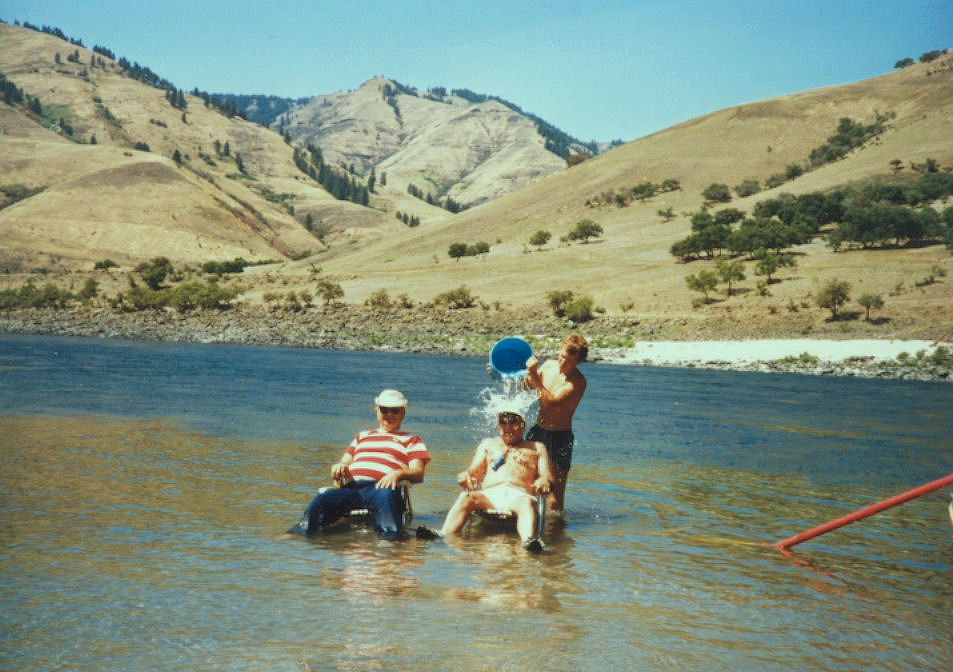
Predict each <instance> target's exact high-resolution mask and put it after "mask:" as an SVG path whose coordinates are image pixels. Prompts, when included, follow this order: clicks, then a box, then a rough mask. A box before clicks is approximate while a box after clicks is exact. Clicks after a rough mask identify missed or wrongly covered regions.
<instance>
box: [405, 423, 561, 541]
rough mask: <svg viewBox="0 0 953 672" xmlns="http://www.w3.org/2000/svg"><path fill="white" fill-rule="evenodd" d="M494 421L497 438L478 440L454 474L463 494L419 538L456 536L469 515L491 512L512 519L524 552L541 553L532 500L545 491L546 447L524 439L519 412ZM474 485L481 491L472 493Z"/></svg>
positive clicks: (547, 471)
mask: <svg viewBox="0 0 953 672" xmlns="http://www.w3.org/2000/svg"><path fill="white" fill-rule="evenodd" d="M497 421H498V423H499V425H498V426H499V432H500V435H499V437H492V438H487V439H483V441H481V442H480V445H479V446H477V449H476V453H475V454H474V456H473V461H472V462H470V466H469V467H467V469H466V470H464V471H461V472H460V473H459V474H457V483H459V484H460V486H461V487H463V488H466V490H465V491H464V492H462V493H460V496H459V497H457V501H456V502H454V503H453V506H452V507H451V508H450V511H448V512H447V518H446V520H444V522H443V527H441V528H440V530H439V531H437V532H436V533H434V532H433V531H432V530H429V529H428V528H418V530H417V536H418V537H419V538H432V537H434V536H446V535H449V534H458V533H459V532H460V530H462V529H463V526H464V525H465V524H466V522H467V518H468V517H469V516H470V514H471V513H472V512H473V511H479V510H483V509H496V510H497V511H509V512H512V513H514V514H516V531H517V532H518V533H519V535H520V539H521V540H522V541H523V546H524V547H525V548H526V549H527V550H529V551H531V552H534V553H539V552H540V551H542V550H543V545H542V542H541V541H540V540H539V539H537V538H536V537H534V536H533V535H534V534H535V530H536V523H537V520H536V517H537V515H538V514H537V511H536V501H535V499H534V495H537V494H546V493H547V492H549V486H550V479H551V473H550V467H549V456H548V454H547V453H546V446H545V445H544V444H542V443H540V442H538V441H527V440H525V439H524V438H523V432H524V431H525V429H526V421H525V420H523V417H522V416H521V415H520V414H519V413H518V412H516V411H513V410H510V411H503V412H502V413H500V414H499V415H498V416H497ZM481 482H482V483H481ZM477 486H479V487H480V489H479V490H474V489H473V488H476V487H477Z"/></svg>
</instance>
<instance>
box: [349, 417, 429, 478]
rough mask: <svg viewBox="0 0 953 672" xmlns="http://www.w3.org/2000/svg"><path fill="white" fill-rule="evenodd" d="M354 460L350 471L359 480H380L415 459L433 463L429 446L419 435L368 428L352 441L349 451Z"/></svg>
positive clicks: (350, 465)
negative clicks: (428, 449)
mask: <svg viewBox="0 0 953 672" xmlns="http://www.w3.org/2000/svg"><path fill="white" fill-rule="evenodd" d="M346 452H347V453H348V454H349V455H350V456H351V457H353V458H354V461H353V462H351V464H349V465H348V470H349V471H350V472H351V476H353V477H354V478H355V479H356V480H359V481H361V480H372V481H379V480H381V479H382V478H383V477H384V476H386V475H387V474H389V473H390V472H392V471H394V470H395V469H403V468H404V467H406V466H409V465H410V461H411V460H423V462H424V464H426V463H427V462H429V461H430V453H429V452H428V451H427V446H426V445H425V444H424V442H423V439H421V438H420V437H419V436H417V435H416V434H408V433H407V432H385V431H383V430H381V429H368V430H366V431H363V432H361V433H359V434H358V435H357V436H355V437H354V440H353V441H351V445H349V446H348V447H347V451H346Z"/></svg>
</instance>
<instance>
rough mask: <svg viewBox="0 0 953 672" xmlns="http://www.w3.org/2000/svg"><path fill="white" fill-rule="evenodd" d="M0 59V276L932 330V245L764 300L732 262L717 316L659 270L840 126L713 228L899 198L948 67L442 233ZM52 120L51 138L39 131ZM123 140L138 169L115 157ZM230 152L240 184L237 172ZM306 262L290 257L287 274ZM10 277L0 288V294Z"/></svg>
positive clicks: (278, 159)
mask: <svg viewBox="0 0 953 672" xmlns="http://www.w3.org/2000/svg"><path fill="white" fill-rule="evenodd" d="M0 42H2V43H3V45H4V49H3V50H0V72H2V73H3V74H4V75H6V76H7V77H8V78H9V79H10V80H11V81H13V82H15V84H16V85H17V86H18V87H19V88H20V89H22V90H23V91H25V92H27V93H28V94H30V95H31V96H37V97H38V98H39V99H40V100H41V102H42V103H43V108H44V111H45V112H44V115H45V117H44V119H43V120H42V123H38V120H37V119H35V118H31V115H30V114H29V113H27V112H24V109H23V107H22V106H20V107H10V106H6V105H0V133H2V135H0V149H2V151H0V186H10V185H18V186H19V187H22V189H23V190H26V191H25V193H26V194H27V197H25V198H22V200H19V201H17V202H15V203H12V204H9V203H10V201H11V200H12V197H9V196H7V197H6V198H7V203H8V204H7V205H6V207H4V208H2V209H0V267H3V268H6V269H7V270H8V271H22V270H29V269H33V268H43V269H45V270H46V271H58V270H59V271H64V272H65V271H71V270H76V269H79V270H81V271H82V272H84V273H87V272H90V271H91V269H92V265H93V263H94V262H95V261H97V260H100V259H103V258H112V259H114V260H116V261H117V262H120V263H121V264H124V265H130V264H133V263H136V262H138V261H141V260H143V259H148V258H152V257H154V256H160V255H161V256H168V257H169V258H170V259H172V260H173V261H174V262H176V263H193V264H194V263H196V262H201V261H205V260H213V259H217V260H220V259H229V258H232V257H235V256H244V257H246V258H249V259H279V260H284V261H283V263H281V264H279V265H272V266H262V267H257V268H254V269H252V268H250V269H246V271H245V273H244V274H243V276H242V283H243V287H244V300H245V301H246V302H248V303H256V302H260V301H261V300H262V298H263V297H264V296H265V294H266V293H268V292H273V291H274V289H275V283H276V282H278V283H279V285H280V288H281V290H282V291H293V290H307V291H311V292H313V291H314V288H315V281H316V279H317V278H318V277H319V276H320V277H321V278H323V279H326V280H328V281H331V282H335V283H339V284H340V285H341V287H342V288H343V289H344V298H343V300H344V301H345V302H348V303H355V304H357V303H363V302H364V301H365V299H367V298H368V297H369V296H371V295H372V294H374V293H375V292H378V291H380V290H382V289H383V290H386V291H387V292H388V294H389V295H390V296H392V297H395V296H398V295H401V294H406V295H407V296H408V297H409V298H411V299H412V300H414V301H417V302H426V301H430V300H432V299H433V298H434V297H435V296H436V295H438V294H440V293H441V292H446V291H447V290H450V289H454V288H457V287H460V286H461V285H466V286H467V287H468V288H469V289H470V290H471V292H472V293H473V294H474V295H475V296H476V297H478V299H479V300H480V301H482V302H483V303H484V304H486V305H487V306H489V307H491V308H490V309H491V310H492V307H493V306H501V307H506V306H508V307H515V308H520V309H524V308H536V309H538V308H541V307H545V306H546V304H547V293H548V292H549V291H552V290H571V291H573V292H574V293H576V294H577V295H589V296H591V297H592V298H593V300H594V302H595V305H596V306H599V307H601V308H602V309H604V310H605V311H606V313H607V314H609V315H616V316H628V317H630V318H631V319H632V320H642V321H645V322H652V323H659V324H661V323H665V324H667V325H668V327H667V331H666V333H667V334H669V335H674V336H682V337H686V338H704V337H717V336H727V335H739V334H740V335H757V334H765V335H767V334H772V335H777V334H784V335H797V334H806V333H819V332H820V331H824V332H825V333H829V332H834V333H837V332H844V333H848V332H849V333H854V334H869V335H875V336H880V337H888V336H894V335H917V336H923V335H925V334H930V335H932V337H940V336H945V335H947V334H948V333H949V332H951V331H953V292H951V282H953V256H951V255H950V253H949V251H948V250H947V249H946V248H945V247H943V246H942V245H923V246H913V247H906V246H904V247H896V248H890V247H887V248H884V249H872V250H852V251H846V252H835V251H834V250H833V249H831V248H830V247H828V246H827V245H826V244H825V242H824V240H823V238H816V239H815V240H814V241H813V242H810V243H808V244H805V245H801V246H799V247H797V248H796V249H795V250H794V253H795V255H796V258H797V266H796V267H795V268H793V269H784V270H783V271H782V272H781V273H780V274H779V275H778V279H780V282H777V283H774V284H771V285H769V286H768V287H767V292H766V293H761V292H759V291H756V288H755V285H756V278H755V276H754V272H753V265H752V264H751V263H750V262H748V263H747V264H746V274H747V278H746V279H745V280H742V281H741V282H740V283H737V289H738V291H737V292H736V293H735V295H733V296H730V297H728V296H725V295H724V292H723V291H718V292H715V294H714V296H715V297H716V298H717V299H718V300H717V301H715V302H713V303H710V304H706V305H702V306H697V307H694V306H693V298H695V295H694V294H693V293H692V292H691V291H689V289H688V288H687V286H686V283H685V276H686V275H688V274H690V273H692V274H694V273H698V272H699V271H700V270H703V269H710V268H713V267H714V262H712V261H695V262H691V263H681V262H679V261H678V260H677V259H676V258H675V257H673V256H672V255H671V254H670V252H669V250H670V247H671V245H672V244H673V243H674V242H676V241H678V240H680V239H683V238H684V237H685V236H686V235H688V233H689V232H690V230H691V223H690V217H691V215H692V214H693V213H696V212H698V211H699V210H700V209H701V208H702V206H703V202H704V198H703V196H702V191H703V190H704V189H705V188H706V187H708V186H709V185H710V184H712V183H723V184H726V185H729V186H730V187H733V186H735V185H738V184H740V183H742V182H743V181H745V180H758V181H759V183H760V184H761V185H764V184H765V183H766V182H767V181H768V180H769V178H770V177H771V176H773V175H777V174H784V173H785V171H786V170H787V169H788V168H789V166H791V165H792V164H795V165H800V166H803V165H804V164H805V163H806V161H807V158H808V156H809V155H810V153H811V151H812V150H813V149H814V148H816V147H818V146H820V145H822V144H824V142H825V141H826V139H827V138H828V137H829V136H830V135H831V134H832V133H833V132H834V131H835V129H836V128H837V126H838V123H839V120H840V119H842V118H845V117H846V118H850V119H853V120H855V121H857V122H858V123H861V124H869V123H872V122H874V121H875V120H876V119H878V118H880V119H886V120H887V121H886V130H885V131H884V132H883V133H881V134H880V135H878V136H877V137H876V138H874V139H873V140H871V141H868V142H867V143H865V144H864V145H863V146H861V147H859V148H857V149H854V150H853V151H851V152H850V153H849V154H847V156H846V157H845V158H843V159H841V160H838V161H835V162H832V163H828V164H825V165H823V166H820V167H816V168H814V169H812V170H808V171H807V172H804V174H803V175H800V176H799V177H796V179H792V180H788V181H785V182H784V184H782V185H780V186H778V187H776V188H774V189H764V190H762V191H760V192H759V193H757V194H754V195H751V196H748V197H745V198H740V197H737V196H734V198H733V199H732V201H731V202H730V203H725V204H721V205H716V206H714V207H713V210H714V211H717V210H718V209H719V208H722V207H733V208H738V209H740V210H742V211H744V212H746V213H750V212H751V211H752V210H753V208H754V207H755V205H756V204H757V203H758V202H760V201H762V200H764V199H768V198H776V197H778V196H779V195H781V194H785V193H786V194H793V195H802V194H807V193H812V192H819V191H820V192H823V191H829V190H831V189H835V188H841V187H844V186H860V185H863V184H867V183H870V182H872V181H896V180H907V181H911V180H913V179H916V177H917V176H918V175H920V174H921V173H919V172H917V170H918V169H920V167H922V166H924V165H925V164H926V163H927V162H928V160H931V161H932V162H933V164H934V165H938V166H939V167H940V170H949V169H950V167H951V166H953V97H951V96H950V95H949V92H950V91H951V90H953V55H950V54H946V55H944V56H942V57H940V58H939V59H937V60H935V61H933V62H931V63H916V64H913V65H911V66H909V67H906V68H904V69H902V70H898V71H895V72H891V73H889V74H886V75H883V76H880V77H876V78H873V79H870V80H866V81H862V82H857V83H854V84H848V85H844V86H837V87H829V88H825V89H820V90H816V91H807V92H800V93H793V94H791V95H787V96H781V97H778V98H774V99H770V100H765V101H759V102H754V103H749V104H745V105H739V106H736V107H732V108H728V109H724V110H719V111H716V112H713V113H711V114H708V115H705V116H702V117H699V118H696V119H691V120H688V121H686V122H684V123H682V124H679V125H677V126H674V127H671V128H668V129H665V130H662V131H660V132H658V133H655V134H653V135H650V136H647V137H645V138H641V139H639V140H636V141H634V142H631V143H628V144H626V145H623V146H621V147H617V148H615V149H612V150H611V151H608V152H606V153H605V154H602V155H599V156H598V157H596V158H593V159H591V160H589V161H585V162H583V163H581V164H579V165H576V166H574V167H572V168H569V169H567V170H563V171H561V172H559V173H558V174H555V175H552V176H551V177H548V178H546V179H543V180H541V181H539V182H536V183H534V184H532V185H530V186H528V187H526V188H523V189H520V190H519V191H516V192H514V193H510V194H508V195H506V196H503V197H501V198H497V199H495V200H492V201H490V202H488V203H485V204H483V205H480V206H478V207H475V208H472V209H470V210H467V211H465V212H463V213H460V214H457V215H450V214H449V213H446V212H445V211H442V210H439V209H437V208H433V207H431V206H428V205H427V204H425V203H423V202H421V201H420V200H419V199H415V198H413V197H411V196H409V195H408V194H406V192H405V191H404V190H403V189H402V188H398V187H395V186H388V187H385V188H383V189H381V190H379V193H378V194H376V195H375V196H373V197H372V199H371V203H370V206H371V207H362V206H359V205H355V204H352V203H347V202H342V201H338V200H335V199H333V198H332V197H331V196H330V195H329V194H328V193H327V192H326V191H325V190H324V189H322V188H321V187H320V186H319V185H318V184H317V183H316V182H314V180H311V179H310V178H308V177H306V176H305V175H304V174H302V173H301V172H300V171H299V170H298V169H297V168H296V167H295V165H294V148H293V147H292V146H290V145H288V144H287V143H285V141H284V139H283V138H282V137H281V136H280V135H279V134H277V133H274V132H272V131H269V130H267V129H264V128H261V127H259V126H257V125H254V124H251V123H248V122H245V121H243V120H241V119H237V118H229V117H226V116H224V115H222V114H221V113H219V112H217V111H216V110H214V109H210V108H207V107H205V106H204V104H203V103H202V101H201V99H199V98H196V97H194V96H190V95H186V96H185V97H186V99H187V102H188V104H187V108H186V109H185V110H184V111H183V110H181V109H177V108H175V107H173V106H172V105H171V104H170V103H169V101H168V100H167V98H166V93H165V92H164V91H162V90H159V89H155V88H153V87H148V86H146V85H144V84H142V83H140V82H137V81H134V80H131V79H129V78H128V77H124V76H123V75H122V73H121V72H120V71H119V69H118V66H117V65H116V64H115V63H113V62H112V61H111V60H109V59H106V60H105V64H104V65H97V66H95V67H94V66H93V65H91V63H92V59H93V53H92V52H90V51H87V50H84V49H82V48H80V49H78V52H79V63H73V62H69V61H67V60H66V58H65V57H66V55H67V54H69V53H72V52H73V49H74V48H73V46H72V45H69V44H68V43H66V42H64V41H62V40H59V39H57V38H55V37H52V36H48V35H44V34H40V33H36V32H34V31H30V30H26V29H22V28H19V27H14V26H8V25H3V24H0ZM57 53H61V54H62V57H61V59H60V62H57V59H56V54H57ZM61 118H62V119H63V121H64V122H65V123H66V124H67V125H69V126H70V127H71V128H72V131H73V136H72V138H70V137H67V136H66V135H64V132H63V131H62V130H60V131H57V130H56V129H55V128H53V129H51V126H56V125H57V123H55V122H58V121H59V119H61ZM93 135H95V136H96V140H97V144H95V145H93V144H89V143H90V139H91V138H92V136H93ZM137 143H144V144H145V145H147V146H148V148H149V151H139V150H136V149H135V148H134V147H135V146H136V144H137ZM225 143H228V145H229V149H230V152H229V154H228V155H227V156H226V155H225V154H224V153H223V151H222V150H221V147H223V146H224V144H225ZM176 150H178V152H179V153H180V155H181V158H182V160H181V162H180V163H177V162H176V161H175V160H173V156H174V154H175V152H176ZM420 151H424V150H423V149H420ZM236 154H237V155H239V156H240V157H241V159H242V162H243V164H244V167H245V170H246V172H247V174H242V173H241V172H240V171H239V170H238V164H237V162H236V160H235V155H236ZM433 156H434V160H438V159H439V154H435V155H433ZM897 162H899V164H898V163H897ZM666 180H674V181H676V182H677V184H678V185H679V187H680V188H679V189H677V190H673V191H666V192H664V193H658V194H656V195H654V196H652V197H650V198H647V199H645V200H644V201H639V200H632V201H631V202H628V203H627V204H624V205H618V204H616V199H615V196H616V195H622V194H625V193H627V192H630V190H631V189H632V188H633V187H635V186H636V185H639V184H642V183H645V182H651V183H654V184H660V183H662V182H664V181H666ZM32 190H36V193H33V191H32ZM8 191H10V190H8ZM13 191H16V190H13ZM5 193H6V192H5ZM934 205H935V206H936V207H937V208H938V209H942V208H943V207H944V204H943V203H937V204H934ZM946 205H949V204H946ZM289 206H290V207H289ZM292 210H293V214H292ZM395 211H405V212H411V213H419V214H420V215H422V220H423V224H422V225H421V226H419V227H415V228H408V227H406V226H404V225H403V224H401V223H399V222H398V221H397V220H396V219H395V218H394V216H393V214H394V212H395ZM660 211H670V212H671V215H672V216H670V217H669V216H662V215H661V214H659V213H660ZM308 215H311V219H312V221H313V222H317V223H320V224H321V226H323V227H325V230H327V231H328V232H329V234H328V235H327V236H325V238H324V240H325V243H327V245H325V244H324V243H322V242H321V241H319V240H318V239H317V238H316V237H315V236H313V235H312V234H310V233H309V232H308V231H307V230H306V229H305V227H304V226H303V223H304V221H305V219H306V217H307V216H308ZM583 219H590V220H593V221H595V222H597V223H598V224H599V225H600V226H601V227H602V228H603V231H604V234H603V235H602V236H601V237H599V238H598V239H596V240H593V241H591V242H589V243H586V244H583V243H578V242H574V243H560V242H559V239H560V238H561V237H562V236H564V235H565V234H566V233H567V232H568V231H569V230H570V229H571V228H572V227H573V226H574V225H575V224H576V223H577V222H579V221H580V220H583ZM537 230H547V231H549V232H551V234H552V240H551V241H550V242H549V243H548V244H547V245H545V246H544V247H543V248H542V249H541V250H537V249H536V248H535V247H533V246H531V245H529V243H528V241H529V238H530V236H531V235H532V234H533V233H534V232H535V231H537ZM479 241H485V242H487V243H489V244H490V246H491V247H490V251H489V253H488V254H485V255H480V256H478V257H464V258H462V259H460V260H453V259H451V258H450V257H449V256H448V254H447V251H448V248H449V246H450V245H451V244H454V243H460V242H462V243H467V244H473V243H476V242H479ZM307 250H310V251H311V252H312V253H313V254H312V255H311V256H309V257H308V258H305V259H301V260H299V261H290V259H292V258H294V257H296V256H298V255H301V254H302V253H303V252H305V251H307ZM318 269H320V270H318ZM931 276H932V278H933V281H932V282H927V280H928V279H929V278H930V277H931ZM835 278H837V279H842V280H846V281H848V282H850V283H851V285H852V288H853V289H852V295H853V296H857V295H859V294H860V293H866V292H872V293H877V294H880V295H882V296H883V297H884V299H885V300H886V306H885V307H884V308H883V309H882V311H881V314H882V316H883V318H884V319H882V320H881V321H879V322H870V323H867V322H864V321H861V320H854V321H852V322H843V321H841V322H838V323H828V322H827V321H826V320H825V311H823V310H821V309H819V308H817V307H815V306H814V304H813V297H814V295H815V294H816V293H817V291H818V289H819V288H820V287H821V286H822V285H823V284H824V283H826V282H827V281H829V280H831V279H835ZM276 279H277V280H276ZM19 280H20V277H19V276H17V277H12V276H8V277H7V279H6V283H7V284H9V283H13V282H17V281H19ZM121 284H122V283H121V282H120V283H119V285H120V286H121ZM107 291H108V290H107ZM853 309H854V310H857V307H856V306H854V308H853Z"/></svg>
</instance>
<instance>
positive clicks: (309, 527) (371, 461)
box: [288, 390, 430, 540]
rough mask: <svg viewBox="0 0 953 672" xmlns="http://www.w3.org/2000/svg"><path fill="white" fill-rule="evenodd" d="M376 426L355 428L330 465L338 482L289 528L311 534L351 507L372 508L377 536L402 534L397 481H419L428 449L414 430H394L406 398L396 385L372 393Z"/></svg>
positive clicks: (402, 413)
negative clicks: (356, 432) (355, 430)
mask: <svg viewBox="0 0 953 672" xmlns="http://www.w3.org/2000/svg"><path fill="white" fill-rule="evenodd" d="M374 405H375V413H376V414H377V424H378V427H377V429H370V430H366V431H363V432H360V433H359V434H358V435H357V436H355V437H354V440H353V441H351V444H350V445H349V446H348V447H347V450H345V451H344V454H343V455H342V456H341V459H340V460H339V461H338V462H337V463H336V464H334V465H333V466H332V467H331V477H332V478H333V479H334V480H335V482H336V483H338V484H340V487H337V488H329V489H327V490H325V491H324V492H322V493H320V494H319V495H318V496H317V497H315V498H314V500H312V502H311V504H309V505H308V508H307V509H306V510H305V512H304V516H303V517H302V518H301V521H300V522H299V523H298V524H297V525H295V526H294V527H292V528H291V529H290V530H288V531H289V532H292V533H297V534H304V535H308V536H310V535H313V534H317V532H318V531H319V530H320V529H321V528H322V527H325V526H326V525H330V524H331V523H333V522H334V521H335V520H337V519H338V518H340V517H341V516H343V515H344V514H346V513H347V512H348V511H350V510H351V509H357V508H366V509H370V510H371V511H373V512H374V529H375V530H376V531H377V536H378V537H380V538H381V539H388V540H394V539H399V538H400V537H401V536H402V535H403V513H404V500H403V498H402V497H401V493H400V486H399V483H400V481H409V482H411V483H420V482H422V481H423V480H424V469H425V468H426V466H427V463H428V462H429V461H430V453H429V452H428V451H427V446H426V445H425V444H424V442H423V440H422V439H421V438H420V437H419V436H417V435H416V434H409V433H407V432H402V431H400V425H401V423H402V422H403V421H404V417H405V416H406V414H407V399H406V398H405V397H404V395H403V394H401V393H400V392H398V391H397V390H384V391H383V392H381V393H380V394H379V395H377V397H376V398H375V399H374Z"/></svg>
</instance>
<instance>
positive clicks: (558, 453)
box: [526, 425, 575, 471]
mask: <svg viewBox="0 0 953 672" xmlns="http://www.w3.org/2000/svg"><path fill="white" fill-rule="evenodd" d="M526 439H527V440H528V441H539V442H540V443H543V444H545V446H546V450H547V451H549V461H550V462H552V464H553V466H554V467H556V468H557V469H562V470H563V471H569V467H571V466H572V447H573V442H574V441H575V437H574V436H573V433H572V430H570V429H564V430H558V431H554V430H551V429H543V428H542V427H540V426H539V425H533V426H532V427H531V428H530V430H529V431H528V432H527V433H526Z"/></svg>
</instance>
